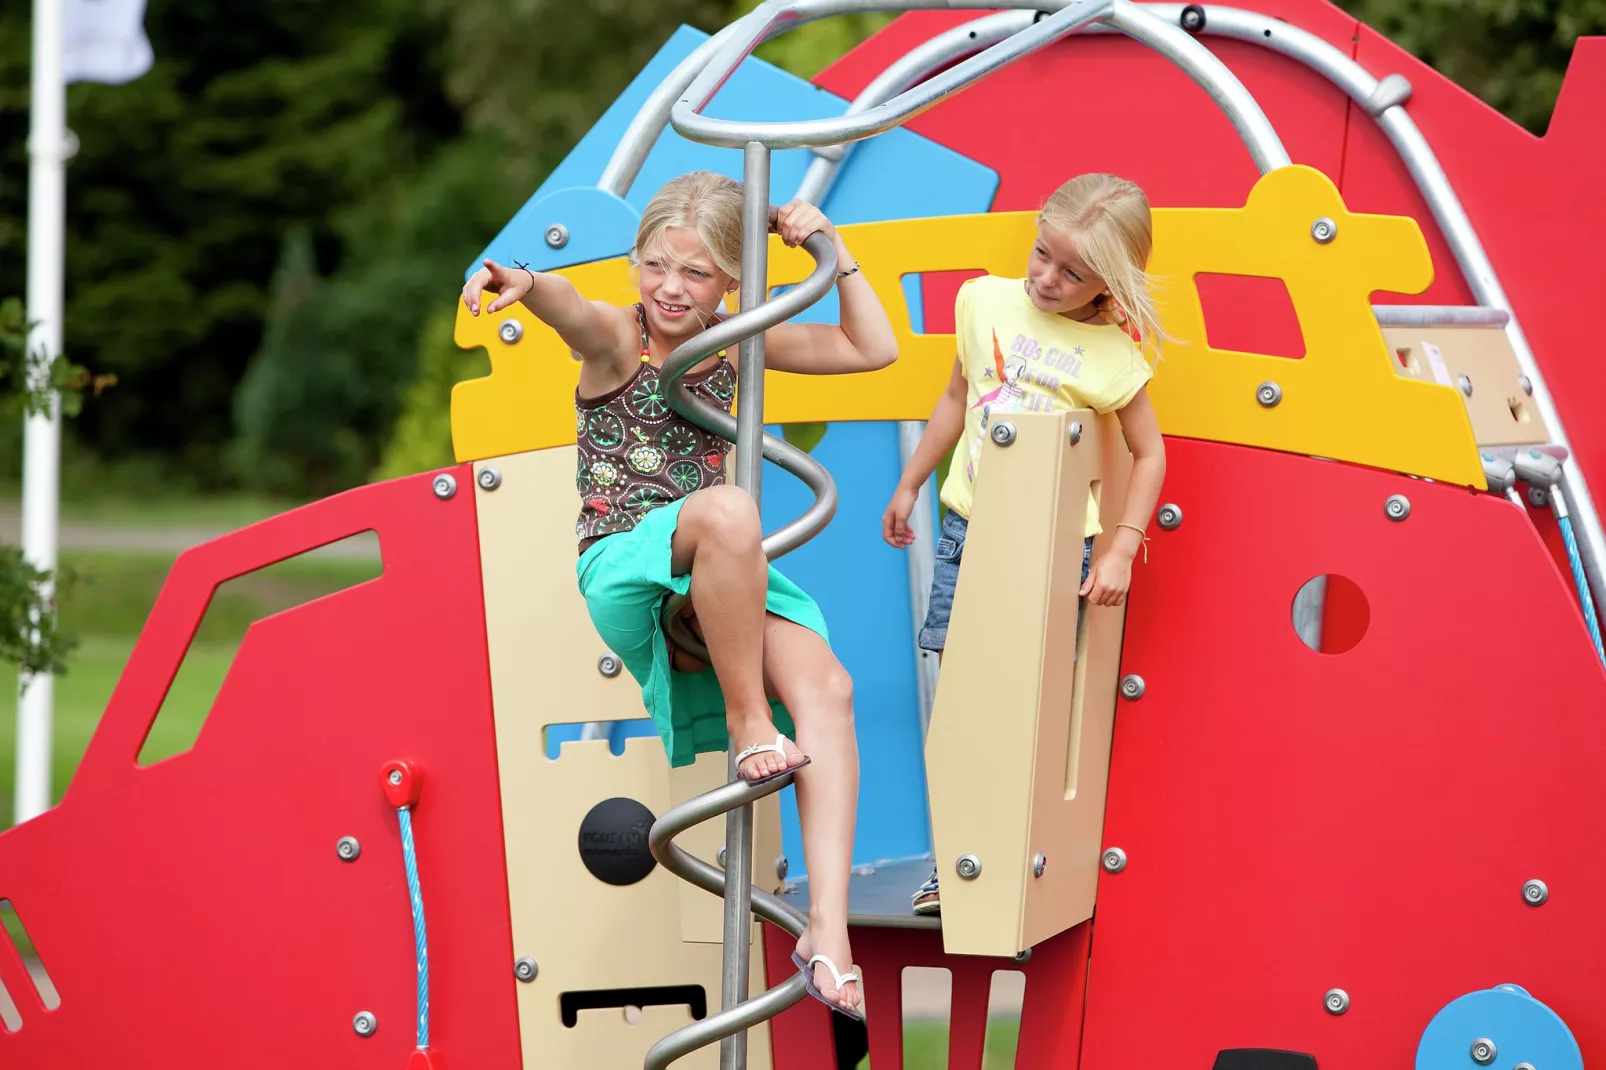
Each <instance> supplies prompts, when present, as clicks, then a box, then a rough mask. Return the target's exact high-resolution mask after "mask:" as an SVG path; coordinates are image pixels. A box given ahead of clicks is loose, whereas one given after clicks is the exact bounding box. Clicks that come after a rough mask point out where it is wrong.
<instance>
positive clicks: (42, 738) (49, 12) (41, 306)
mask: <svg viewBox="0 0 1606 1070" xmlns="http://www.w3.org/2000/svg"><path fill="white" fill-rule="evenodd" d="M61 41H62V5H61V4H60V3H59V2H57V0H34V4H33V90H32V92H33V96H32V100H31V120H30V124H29V132H28V155H29V166H28V294H27V300H28V319H29V321H30V322H32V323H33V324H34V327H33V329H32V330H31V331H30V332H29V335H28V353H29V357H30V362H31V365H32V367H31V371H30V374H31V375H32V376H33V377H34V378H35V381H36V382H37V381H39V379H40V378H43V377H47V376H48V374H49V372H48V369H49V367H50V363H51V361H53V360H54V359H55V358H56V356H57V355H58V354H60V353H61V306H62V272H63V268H62V261H63V259H64V255H63V245H64V244H65V239H66V229H67V208H66V200H67V194H66V176H65V174H64V170H65V163H66V159H67V157H68V155H69V154H70V153H69V151H68V149H67V142H68V134H67V87H66V84H65V83H64V82H63V81H62V44H61ZM60 479H61V404H60V401H59V399H58V398H56V397H55V396H54V395H52V397H51V400H50V410H49V411H48V412H47V413H45V414H44V415H42V416H29V417H28V418H27V420H26V422H25V423H24V425H23V445H22V552H23V556H24V557H25V558H26V559H27V560H28V562H29V563H30V564H32V565H33V566H34V567H35V568H38V569H42V570H45V571H48V572H52V573H53V572H55V570H56V536H57V523H58V517H57V513H58V511H59V509H60V501H61V488H60ZM54 589H55V583H54V582H53V581H52V582H51V583H49V584H47V585H46V588H45V593H46V594H47V595H48V594H52V593H54ZM18 691H19V698H18V703H17V788H16V815H15V816H16V821H17V822H18V823H19V824H20V823H21V822H24V821H26V820H28V819H29V818H31V817H36V816H37V815H39V814H42V813H44V811H46V810H48V809H49V808H50V749H51V711H52V705H53V701H54V698H55V677H53V676H52V675H51V674H50V673H48V672H46V673H41V674H39V675H37V676H28V677H23V678H21V679H19V681H18Z"/></svg>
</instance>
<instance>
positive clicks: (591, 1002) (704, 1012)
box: [558, 985, 708, 1029]
mask: <svg viewBox="0 0 1606 1070" xmlns="http://www.w3.org/2000/svg"><path fill="white" fill-rule="evenodd" d="M675 1006H685V1007H689V1008H691V1016H692V1018H693V1019H695V1020H697V1021H702V1020H703V1019H704V1018H706V1017H708V993H707V992H705V991H703V986H702V985H659V986H657V987H655V988H590V989H585V990H583V991H579V992H565V993H563V994H562V995H561V996H559V997H558V1012H559V1014H560V1015H561V1016H562V1018H563V1024H564V1026H565V1027H566V1028H569V1029H573V1028H574V1027H575V1026H576V1025H579V1024H580V1012H581V1011H594V1010H605V1009H608V1008H611V1007H617V1008H619V1009H620V1010H621V1011H622V1012H623V1013H624V1017H625V1021H626V1022H628V1023H629V1024H631V1025H639V1024H640V1023H641V1018H642V1014H641V1008H643V1007H675ZM632 1018H634V1019H635V1020H634V1021H631V1019H632Z"/></svg>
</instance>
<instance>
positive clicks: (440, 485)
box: [430, 472, 457, 502]
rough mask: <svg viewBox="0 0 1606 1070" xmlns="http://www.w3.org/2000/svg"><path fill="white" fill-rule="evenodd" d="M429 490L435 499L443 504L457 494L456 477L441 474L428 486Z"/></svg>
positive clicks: (444, 473) (446, 473) (445, 473)
mask: <svg viewBox="0 0 1606 1070" xmlns="http://www.w3.org/2000/svg"><path fill="white" fill-rule="evenodd" d="M430 489H432V490H434V492H435V497H437V498H439V499H440V500H441V501H443V502H444V501H445V500H446V499H448V498H450V497H451V496H452V495H454V494H456V493H457V477H456V476H454V475H452V473H450V472H442V473H441V474H440V475H438V476H436V477H435V481H434V482H433V483H431V484H430Z"/></svg>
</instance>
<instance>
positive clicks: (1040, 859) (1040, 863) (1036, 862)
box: [1032, 851, 1048, 877]
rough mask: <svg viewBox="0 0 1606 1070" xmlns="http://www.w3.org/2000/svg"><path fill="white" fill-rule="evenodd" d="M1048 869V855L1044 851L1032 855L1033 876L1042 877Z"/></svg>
mask: <svg viewBox="0 0 1606 1070" xmlns="http://www.w3.org/2000/svg"><path fill="white" fill-rule="evenodd" d="M1047 869H1048V855H1046V854H1044V853H1043V852H1042V851H1038V852H1037V853H1036V854H1034V855H1032V876H1034V877H1041V876H1042V875H1043V872H1044V871H1045V870H1047Z"/></svg>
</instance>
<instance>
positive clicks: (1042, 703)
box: [926, 410, 1142, 955]
mask: <svg viewBox="0 0 1606 1070" xmlns="http://www.w3.org/2000/svg"><path fill="white" fill-rule="evenodd" d="M997 419H998V420H1008V421H1009V422H1010V423H1012V424H1013V425H1014V427H1015V440H1014V442H1013V443H1012V444H1010V445H1008V446H1001V445H999V444H997V443H996V442H995V441H993V440H992V439H991V438H990V437H989V438H988V439H986V440H985V441H984V445H983V454H984V455H983V460H982V464H981V467H980V473H979V476H978V480H977V486H976V500H975V506H974V508H973V509H972V512H971V517H970V528H969V532H968V534H967V536H966V539H965V556H964V563H963V566H962V567H961V569H960V573H959V586H958V589H957V591H956V592H955V597H954V609H953V616H952V619H951V621H950V623H949V626H948V646H947V650H946V651H945V652H944V655H943V665H942V673H941V677H940V680H939V682H938V686H937V695H936V700H935V703H934V705H933V708H932V716H931V730H930V733H929V735H928V736H927V741H926V776H927V780H928V783H929V787H930V793H931V817H932V832H933V840H934V843H935V850H936V857H937V872H938V874H939V876H940V877H941V879H942V931H943V946H944V948H945V949H946V950H947V951H948V952H949V953H950V954H966V955H1013V954H1017V953H1018V952H1020V951H1023V950H1025V949H1026V948H1028V947H1031V946H1032V945H1034V944H1037V943H1040V942H1042V941H1043V940H1045V939H1047V938H1048V937H1050V936H1053V935H1054V934H1055V933H1058V932H1061V931H1063V930H1065V929H1068V928H1070V927H1071V926H1073V925H1078V924H1080V923H1081V922H1083V921H1086V920H1087V919H1088V918H1090V917H1091V916H1092V913H1093V898H1094V891H1095V889H1096V887H1097V884H1098V865H1099V849H1100V832H1101V830H1102V828H1103V825H1104V798H1105V788H1106V784H1107V780H1108V775H1109V761H1110V734H1111V730H1112V727H1113V722H1114V714H1115V690H1116V672H1117V670H1118V668H1119V663H1120V653H1121V630H1122V625H1123V622H1124V619H1125V612H1126V611H1125V609H1124V608H1111V607H1101V606H1090V607H1088V610H1087V614H1086V616H1087V620H1086V622H1085V627H1082V628H1081V629H1080V631H1079V629H1078V624H1079V621H1078V601H1079V596H1078V590H1079V588H1080V586H1081V576H1082V544H1083V531H1084V524H1085V520H1086V515H1087V500H1088V488H1089V486H1090V485H1091V484H1093V483H1095V482H1097V483H1098V485H1099V507H1100V515H1101V517H1102V522H1103V527H1104V529H1105V531H1104V534H1102V535H1100V536H1099V537H1098V538H1097V539H1096V540H1095V542H1094V559H1095V560H1097V557H1098V554H1099V553H1100V552H1102V551H1103V549H1104V548H1105V547H1107V546H1108V545H1109V543H1110V540H1111V539H1112V538H1113V536H1114V533H1115V530H1116V528H1115V524H1116V521H1118V520H1119V519H1120V517H1121V508H1122V505H1123V503H1124V499H1125V490H1126V485H1127V479H1128V476H1129V475H1130V473H1131V468H1132V456H1131V454H1130V453H1129V452H1128V451H1127V448H1126V443H1125V439H1124V438H1123V436H1122V434H1121V428H1120V424H1119V422H1118V420H1117V418H1116V417H1115V416H1114V415H1109V416H1102V417H1100V416H1096V415H1094V414H1093V413H1092V412H1091V411H1089V410H1074V411H1072V412H1069V413H1055V414H1052V415H1048V414H1035V415H1034V414H1021V413H1010V414H1007V415H1004V416H1001V417H998V418H997ZM1072 422H1077V423H1080V425H1081V427H1082V429H1083V431H1082V436H1081V440H1080V442H1078V443H1077V444H1075V445H1072V444H1071V443H1070V436H1069V434H1068V429H1069V428H1070V425H1071V424H1072ZM995 423H996V421H995ZM1135 571H1136V574H1137V577H1136V583H1137V584H1141V582H1142V564H1141V559H1140V561H1139V563H1138V564H1136V565H1135ZM1073 649H1074V650H1075V652H1076V657H1075V659H1074V660H1073V658H1072V652H1073ZM1038 854H1041V855H1043V856H1044V857H1045V859H1046V863H1045V866H1044V869H1043V874H1042V876H1037V875H1036V874H1035V872H1034V856H1036V855H1038ZM966 855H973V856H975V858H976V859H978V860H979V861H980V864H981V869H980V872H979V873H978V874H977V875H976V876H975V877H974V878H973V879H969V880H967V879H963V878H962V877H961V875H960V873H959V872H958V871H957V864H958V862H959V860H960V859H961V858H962V857H963V856H966Z"/></svg>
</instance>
